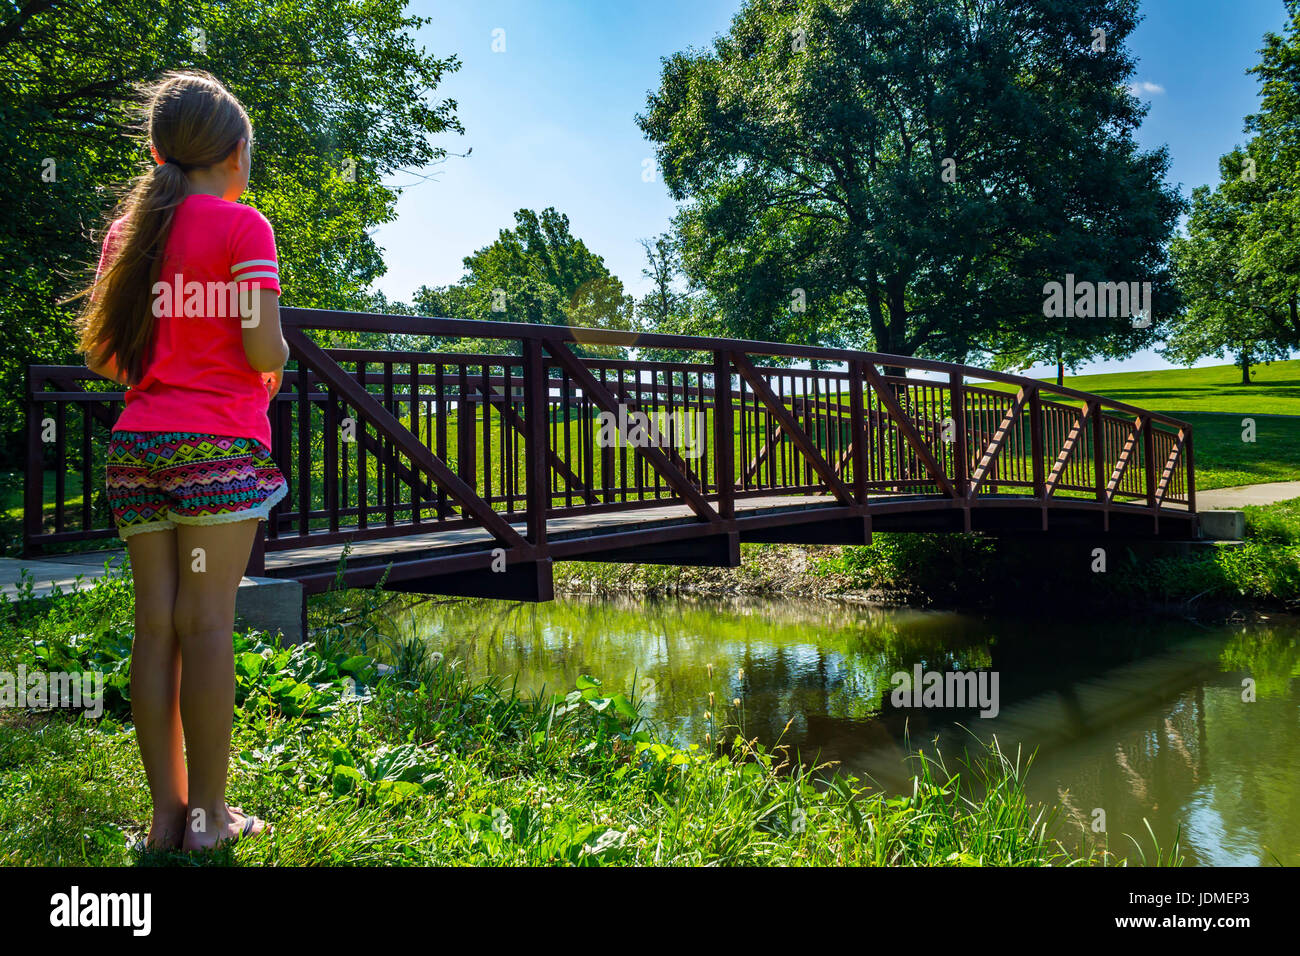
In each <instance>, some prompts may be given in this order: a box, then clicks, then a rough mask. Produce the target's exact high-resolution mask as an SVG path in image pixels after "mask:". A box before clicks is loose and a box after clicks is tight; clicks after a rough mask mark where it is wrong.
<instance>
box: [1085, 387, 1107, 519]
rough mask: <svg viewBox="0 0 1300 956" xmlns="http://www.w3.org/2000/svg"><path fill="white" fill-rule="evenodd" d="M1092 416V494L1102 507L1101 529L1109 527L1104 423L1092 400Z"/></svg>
mask: <svg viewBox="0 0 1300 956" xmlns="http://www.w3.org/2000/svg"><path fill="white" fill-rule="evenodd" d="M1088 408H1089V409H1090V410H1091V414H1092V467H1093V485H1094V491H1093V494H1094V495H1095V496H1096V498H1097V503H1098V504H1100V505H1102V506H1103V508H1102V515H1101V523H1102V529H1103V530H1106V529H1108V528H1109V527H1110V514H1109V509H1108V508H1107V507H1106V505H1107V504H1108V502H1107V501H1106V422H1105V419H1104V418H1103V417H1102V414H1101V402H1099V401H1097V400H1096V399H1093V400H1092V401H1090V402H1089V403H1088Z"/></svg>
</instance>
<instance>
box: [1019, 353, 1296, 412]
mask: <svg viewBox="0 0 1300 956" xmlns="http://www.w3.org/2000/svg"><path fill="white" fill-rule="evenodd" d="M1251 379H1252V380H1253V384H1250V385H1242V384H1241V368H1240V367H1239V366H1236V365H1213V366H1209V367H1207V368H1172V369H1161V370H1160V371H1156V372H1113V373H1110V374H1106V375H1067V376H1066V378H1065V384H1066V387H1068V388H1075V389H1078V390H1079V391H1082V392H1094V393H1096V394H1097V395H1102V396H1105V397H1106V398H1111V399H1114V400H1115V401H1117V402H1127V403H1128V404H1130V405H1137V406H1139V407H1141V408H1149V409H1151V410H1152V411H1156V412H1168V413H1170V414H1179V413H1182V412H1232V413H1234V414H1237V413H1240V414H1242V415H1300V359H1297V360H1292V361H1287V362H1273V363H1271V364H1269V365H1259V366H1256V367H1255V368H1254V369H1252V370H1251ZM1042 381H1043V382H1046V383H1048V384H1053V385H1054V384H1056V379H1055V378H1051V379H1042ZM1002 387H1004V388H1009V387H1010V386H1002ZM1013 390H1014V389H1013ZM1179 417H1185V416H1183V415H1179Z"/></svg>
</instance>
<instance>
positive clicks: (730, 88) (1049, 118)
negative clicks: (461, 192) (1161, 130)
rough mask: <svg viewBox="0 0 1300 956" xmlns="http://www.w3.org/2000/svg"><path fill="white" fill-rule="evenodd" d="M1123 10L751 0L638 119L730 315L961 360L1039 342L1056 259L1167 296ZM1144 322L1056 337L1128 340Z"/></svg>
mask: <svg viewBox="0 0 1300 956" xmlns="http://www.w3.org/2000/svg"><path fill="white" fill-rule="evenodd" d="M1135 10H1136V2H1135V0H1079V2H1072V3H1061V2H1057V0H984V2H978V3H971V2H964V0H812V2H802V3H796V2H790V0H749V2H747V3H746V4H745V5H744V7H743V8H742V9H741V11H740V12H739V13H738V14H737V16H736V17H735V19H734V20H733V22H732V26H731V30H730V32H729V33H728V34H727V35H725V36H722V37H720V38H719V39H718V40H717V41H716V42H715V45H714V48H713V50H712V51H711V52H705V53H678V54H676V55H674V56H672V57H669V58H667V59H666V60H665V61H664V65H663V71H662V77H661V81H660V86H659V89H658V91H656V92H654V93H652V94H651V95H650V97H649V99H648V108H647V110H646V112H645V113H644V114H643V115H642V116H640V117H638V121H639V123H640V125H641V128H642V130H643V131H644V132H645V133H646V135H647V136H648V137H649V138H650V140H651V141H652V142H654V143H655V144H656V152H657V156H658V161H659V164H660V167H661V168H662V170H663V175H664V180H665V182H666V183H667V185H668V187H669V190H670V191H671V193H672V195H673V197H674V199H676V200H678V201H679V202H681V203H682V204H683V205H682V206H681V208H680V211H679V213H678V216H677V218H676V228H677V231H678V233H679V235H680V238H681V243H682V254H683V259H684V262H685V265H686V269H687V271H688V273H689V274H690V275H691V277H692V279H694V280H695V281H697V282H698V283H699V284H700V285H702V286H703V287H705V288H706V289H707V290H708V291H709V293H710V294H711V295H712V297H713V298H714V300H715V301H716V304H717V307H718V309H719V311H720V315H721V317H722V320H723V321H724V322H725V324H726V326H727V328H728V329H729V330H730V331H731V333H732V334H735V335H743V336H746V337H753V338H767V339H778V340H785V341H792V340H801V341H810V342H818V343H823V344H829V345H834V344H848V345H853V346H870V347H874V348H875V349H877V350H879V351H883V352H889V353H895V354H899V355H913V354H925V355H929V356H934V357H938V358H946V359H955V360H969V359H970V358H971V357H973V356H982V355H989V354H992V353H996V352H998V351H1000V350H1002V349H1004V348H1011V347H1016V348H1019V349H1020V350H1021V351H1026V350H1027V349H1028V347H1029V346H1030V345H1031V344H1033V343H1038V342H1039V341H1040V340H1041V339H1044V338H1045V336H1044V329H1045V323H1044V311H1043V302H1044V292H1043V288H1044V284H1045V283H1046V282H1048V281H1053V280H1055V281H1062V280H1064V278H1065V276H1066V274H1073V275H1075V276H1076V277H1077V278H1078V279H1080V280H1086V281H1095V282H1101V281H1130V282H1131V281H1150V282H1152V284H1153V298H1154V300H1155V302H1156V304H1157V314H1158V315H1159V312H1160V308H1162V307H1163V301H1164V297H1166V296H1167V294H1168V291H1169V277H1168V267H1167V262H1166V256H1165V252H1164V245H1165V243H1166V241H1167V240H1168V238H1169V237H1170V235H1171V234H1172V232H1173V228H1174V223H1175V221H1176V219H1177V216H1178V214H1179V212H1180V211H1181V209H1182V200H1181V199H1180V197H1179V196H1178V195H1177V193H1176V192H1175V191H1174V190H1172V189H1170V188H1168V187H1166V186H1165V185H1164V184H1163V180H1164V175H1165V172H1166V169H1167V167H1168V158H1167V156H1166V154H1165V152H1164V151H1163V150H1157V151H1154V152H1146V153H1144V152H1141V151H1139V150H1138V149H1137V147H1136V145H1135V142H1134V139H1133V132H1134V130H1135V129H1136V128H1137V126H1138V124H1139V122H1140V120H1141V117H1142V116H1143V115H1144V108H1143V107H1142V106H1141V104H1140V103H1139V102H1138V100H1137V99H1136V98H1135V97H1134V96H1133V95H1131V94H1130V93H1129V92H1128V91H1127V90H1126V88H1125V87H1126V83H1127V82H1128V81H1129V79H1130V77H1131V75H1132V72H1133V61H1132V58H1131V57H1130V55H1129V54H1128V52H1127V51H1126V49H1125V45H1124V44H1125V40H1126V38H1127V37H1128V35H1129V34H1130V33H1131V31H1132V30H1133V28H1134V26H1135V24H1136V13H1135ZM1157 327H1158V321H1153V322H1152V323H1151V326H1150V327H1149V328H1146V329H1135V328H1134V327H1133V323H1132V322H1131V320H1130V317H1128V316H1120V317H1113V318H1111V319H1105V320H1103V319H1090V320H1078V321H1075V322H1072V323H1070V324H1067V325H1062V326H1061V327H1059V328H1058V329H1056V330H1054V335H1055V337H1056V338H1060V339H1061V340H1062V341H1063V342H1064V341H1068V342H1069V352H1071V353H1072V352H1074V351H1076V350H1077V351H1080V352H1084V353H1090V352H1092V351H1096V350H1100V349H1103V348H1108V349H1110V350H1112V351H1114V352H1117V353H1125V354H1127V353H1128V352H1131V351H1133V350H1134V349H1135V348H1137V347H1139V346H1140V345H1142V344H1144V343H1146V342H1148V341H1150V340H1151V338H1152V336H1153V334H1154V332H1155V330H1156V328H1157ZM1063 347H1064V346H1063ZM1052 348H1053V349H1054V348H1055V346H1052Z"/></svg>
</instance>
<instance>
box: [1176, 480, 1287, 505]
mask: <svg viewBox="0 0 1300 956" xmlns="http://www.w3.org/2000/svg"><path fill="white" fill-rule="evenodd" d="M1292 498H1300V481H1270V482H1268V483H1267V484H1263V485H1237V486H1236V487H1234V488H1215V489H1213V490H1212V491H1198V492H1196V510H1197V511H1236V510H1237V509H1238V508H1244V507H1246V505H1271V504H1273V503H1274V502H1278V501H1289V500H1291V499H1292Z"/></svg>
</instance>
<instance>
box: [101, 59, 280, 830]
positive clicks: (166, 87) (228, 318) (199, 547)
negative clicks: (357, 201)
mask: <svg viewBox="0 0 1300 956" xmlns="http://www.w3.org/2000/svg"><path fill="white" fill-rule="evenodd" d="M148 93H149V98H148V105H147V107H146V111H145V123H146V126H147V131H148V138H149V152H150V153H151V154H152V156H153V162H154V165H153V166H152V168H151V169H150V170H149V171H148V172H146V173H144V174H143V175H142V176H141V177H140V178H139V179H138V180H137V181H136V182H135V184H134V185H133V187H132V189H131V191H130V193H129V195H128V196H127V198H126V199H125V201H124V202H123V205H122V210H121V211H122V215H121V216H120V217H119V218H118V219H116V220H115V221H114V222H113V223H112V225H111V226H110V227H109V230H108V234H107V236H106V237H105V239H104V247H103V251H102V254H101V256H100V262H99V271H98V273H97V274H96V277H95V282H94V284H93V285H92V286H91V288H90V289H89V290H88V291H89V293H90V298H89V303H88V305H87V307H86V309H85V311H84V313H83V314H82V316H81V322H80V333H81V348H82V350H83V351H84V352H85V353H86V356H87V361H86V364H87V366H88V367H89V368H90V369H91V370H92V371H94V372H97V373H98V374H100V375H103V376H105V377H106V378H110V379H112V380H114V381H116V382H119V383H121V384H123V385H127V386H129V388H128V390H127V392H126V408H125V409H124V410H123V412H122V415H121V417H120V418H119V419H118V421H117V423H116V424H115V425H114V427H113V435H112V440H111V443H110V445H109V450H108V466H107V484H108V498H109V503H110V504H111V506H112V509H113V519H114V521H115V523H116V524H117V528H118V533H119V534H120V535H121V537H122V538H123V539H124V540H125V541H126V547H127V551H128V552H129V553H130V556H131V572H132V575H133V576H134V579H135V641H134V644H133V646H132V651H131V710H132V714H133V717H134V720H135V730H136V738H137V742H138V743H139V746H140V757H141V760H142V761H143V763H144V769H145V775H146V777H147V778H148V781H149V792H150V794H151V796H152V798H153V820H152V823H151V825H150V827H149V836H148V838H147V841H146V844H145V845H146V846H149V847H153V848H169V849H174V848H177V847H180V848H182V849H184V850H199V849H205V848H210V847H213V846H215V845H216V844H218V843H220V842H222V841H224V840H229V839H235V838H238V837H240V836H254V835H257V834H260V833H262V832H264V831H266V830H269V827H268V826H267V825H266V824H265V823H263V822H262V821H261V820H259V819H258V818H256V817H254V816H245V815H244V814H243V813H241V812H240V811H239V809H238V808H236V807H230V806H228V805H227V804H226V802H225V793H226V769H227V764H228V762H229V757H230V732H231V723H232V715H233V711H234V694H235V676H234V647H233V641H232V639H231V635H232V632H233V629H234V616H235V593H236V590H237V589H238V587H239V582H240V578H241V577H242V576H243V573H244V570H245V568H246V567H247V564H248V557H249V552H250V549H251V548H252V545H253V540H254V538H253V536H254V535H255V534H257V532H258V527H259V522H260V521H261V520H262V519H265V518H266V517H267V514H268V512H269V511H270V509H271V507H272V506H273V505H274V504H275V503H276V502H278V501H279V500H280V499H281V498H283V497H284V495H285V493H286V491H287V486H286V483H285V480H284V477H283V476H282V475H281V474H280V472H279V470H278V469H277V468H276V467H275V465H274V464H273V463H272V461H271V458H270V444H271V431H270V424H269V422H268V420H267V416H266V411H267V405H268V402H269V401H270V399H271V398H272V397H274V395H275V393H276V392H277V391H278V390H279V387H280V382H281V380H282V378H283V375H284V363H285V361H286V359H287V358H288V355H289V349H288V346H287V345H286V344H285V341H284V337H283V335H281V332H280V316H279V304H278V296H279V293H280V284H279V281H278V276H277V272H278V269H277V265H276V254H275V237H274V235H273V233H272V231H271V226H270V224H269V223H268V222H267V221H266V220H265V219H264V218H263V217H262V216H261V214H260V213H258V212H257V211H256V210H255V209H253V208H252V207H250V206H242V205H239V204H238V203H237V202H236V200H238V199H239V197H240V196H241V195H242V194H243V192H244V190H245V189H246V188H247V186H248V174H249V166H250V163H251V160H252V152H251V148H252V139H253V130H252V126H251V125H250V124H249V121H248V115H247V114H246V113H245V112H244V108H243V107H242V106H241V105H240V104H239V101H238V100H236V99H235V98H234V97H233V96H232V95H231V94H230V93H229V91H227V90H226V89H225V87H223V86H222V85H221V84H220V83H219V82H218V81H217V80H216V79H215V78H213V77H212V76H210V75H208V74H206V73H197V72H185V73H169V74H167V75H166V76H164V77H163V79H162V80H161V81H160V82H159V83H158V84H157V85H156V86H154V87H153V88H152V89H151V90H149V91H148ZM182 733H183V739H184V746H183V748H182ZM187 757H188V773H187V764H186V758H187Z"/></svg>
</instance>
